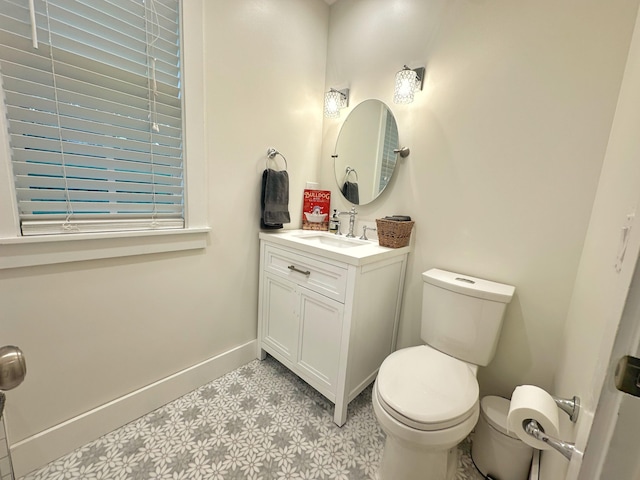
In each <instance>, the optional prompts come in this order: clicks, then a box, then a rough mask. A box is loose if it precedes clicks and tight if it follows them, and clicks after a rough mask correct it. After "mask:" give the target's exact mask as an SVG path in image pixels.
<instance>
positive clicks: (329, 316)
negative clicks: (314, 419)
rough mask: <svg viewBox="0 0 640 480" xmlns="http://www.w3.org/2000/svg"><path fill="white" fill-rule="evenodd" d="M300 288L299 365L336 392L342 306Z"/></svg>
mask: <svg viewBox="0 0 640 480" xmlns="http://www.w3.org/2000/svg"><path fill="white" fill-rule="evenodd" d="M299 290H300V333H299V335H300V338H299V347H298V365H299V366H300V367H301V368H302V369H304V370H305V371H306V372H307V373H308V374H310V375H312V376H313V377H315V378H316V379H317V380H320V382H322V384H324V385H326V386H327V387H329V390H330V391H331V392H332V393H335V392H336V383H337V379H338V365H339V362H340V343H341V339H342V316H343V310H344V307H343V305H342V304H341V303H338V302H336V301H334V300H331V299H329V298H327V297H324V296H322V295H318V294H316V293H314V292H312V291H310V290H307V289H305V288H300V289H299Z"/></svg>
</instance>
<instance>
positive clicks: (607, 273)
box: [542, 16, 640, 480]
mask: <svg viewBox="0 0 640 480" xmlns="http://www.w3.org/2000/svg"><path fill="white" fill-rule="evenodd" d="M638 20H640V16H638V17H637V20H636V26H635V33H634V36H633V42H632V43H631V49H630V51H629V58H628V62H627V68H626V71H625V75H624V79H623V83H622V87H621V89H620V96H619V99H618V106H617V109H616V114H615V118H614V122H613V126H612V129H611V136H610V139H609V145H608V147H607V152H606V155H605V159H604V164H603V168H602V174H601V175H600V182H599V185H598V191H597V195H596V199H595V202H594V207H593V213H592V215H591V221H590V223H589V230H588V232H587V236H586V239H585V245H584V250H583V254H582V258H581V260H580V266H579V269H578V273H577V276H576V282H575V288H574V291H573V296H572V299H571V303H570V306H569V311H568V313H567V321H566V325H565V330H564V344H563V348H562V356H561V358H560V362H559V365H558V370H557V373H556V376H555V380H554V390H555V392H557V393H558V394H559V395H563V396H565V397H572V396H573V395H577V396H578V397H580V399H581V412H580V416H579V417H578V423H577V424H575V425H572V424H570V423H569V422H566V420H565V422H564V425H563V427H564V428H563V430H562V432H561V434H562V437H563V439H564V440H566V441H570V442H576V446H577V447H578V449H579V450H581V451H584V450H585V443H586V442H587V438H588V437H589V435H590V433H591V424H592V421H593V419H594V414H596V407H598V411H597V413H598V414H600V415H603V417H604V418H603V419H600V421H599V422H596V423H595V424H594V425H595V426H594V433H595V436H594V437H593V438H591V439H589V445H588V446H587V449H590V451H587V456H585V462H584V464H583V465H582V469H580V467H581V462H580V457H579V456H576V458H575V459H574V460H573V461H572V463H571V465H570V467H569V471H568V476H567V479H568V480H574V479H576V478H578V476H577V475H578V472H580V477H579V478H581V479H584V480H587V479H589V480H591V479H593V480H595V479H598V478H603V479H604V478H620V479H622V478H631V477H630V476H629V477H627V476H620V475H617V476H616V475H615V474H612V472H609V474H601V473H600V470H599V469H600V467H601V466H600V460H601V458H603V457H604V455H605V453H606V448H607V445H606V442H607V440H608V436H609V434H610V431H609V428H610V427H611V423H610V422H611V421H612V420H611V416H615V415H616V414H617V410H616V409H617V407H618V405H617V404H616V403H617V402H616V400H618V399H617V398H616V396H615V395H614V394H612V393H609V394H608V395H610V396H611V398H613V400H611V399H609V398H607V396H606V395H605V397H604V398H603V399H601V400H600V404H599V403H598V402H599V398H600V391H601V389H602V388H603V381H604V379H605V376H607V375H609V377H611V376H612V373H613V371H614V369H615V364H616V363H617V361H618V360H619V358H620V357H621V356H622V355H623V354H627V353H634V351H633V349H632V348H633V347H631V349H629V350H627V349H625V347H627V348H628V346H627V343H629V344H631V343H632V342H633V340H632V338H633V335H630V332H632V331H633V329H632V328H631V327H630V326H628V325H627V326H626V330H625V329H623V330H622V332H623V333H620V332H618V324H619V323H620V320H621V317H622V312H623V309H624V306H625V300H626V298H627V294H628V292H629V286H630V283H631V279H632V275H633V273H634V267H635V268H637V267H636V260H637V258H638V249H639V248H640V227H639V225H638V221H639V220H640V211H638V207H639V205H640V161H638V159H639V158H640V136H639V135H638V125H639V124H640V109H638V105H640V22H639V21H638ZM628 214H635V218H634V220H633V221H632V222H629V221H628V219H627V215H628ZM625 226H631V231H630V233H629V243H628V247H627V249H626V252H625V256H624V261H622V262H621V263H620V264H619V266H620V268H619V270H618V269H616V268H615V265H616V259H617V255H618V254H619V252H620V247H621V236H622V233H623V230H622V228H623V227H625ZM636 275H637V272H636ZM630 322H634V323H637V318H633V320H630ZM617 332H618V335H623V336H624V337H626V338H624V337H623V338H620V339H619V340H618V342H619V343H620V344H622V346H621V347H620V350H621V351H620V352H618V356H617V357H614V358H611V359H610V355H611V353H612V347H613V344H614V339H615V337H616V333H617ZM605 390H606V391H607V392H610V391H611V390H613V381H612V379H611V378H609V383H608V384H607V385H606V387H605ZM605 399H606V401H605ZM634 400H635V399H633V398H632V399H631V402H633V401H634ZM635 405H636V408H637V402H635ZM603 408H605V409H610V410H611V411H610V412H609V413H608V414H607V413H606V412H605V413H604V414H603V412H602V411H601V409H603ZM637 415H638V413H637V411H635V412H634V416H635V417H636V418H637ZM623 421H624V420H623ZM613 422H615V419H613ZM636 438H637V437H636ZM625 446H627V447H628V448H626V449H618V450H617V451H616V452H615V454H614V455H613V456H612V458H613V460H612V461H611V462H612V463H613V464H614V465H615V464H619V466H620V470H619V471H620V472H622V471H626V470H624V468H625V467H626V468H628V467H629V465H626V466H625V464H624V461H625V460H624V457H627V459H628V460H627V461H628V462H630V463H631V459H632V458H634V456H635V457H637V455H635V452H636V451H637V449H638V445H637V443H635V444H634V443H627V444H625ZM632 452H633V453H632ZM615 455H619V457H618V458H616V456H615ZM558 457H559V455H557V454H554V453H553V452H552V454H547V453H546V452H545V453H544V454H543V456H542V459H543V464H542V467H543V468H542V473H543V474H544V475H545V476H544V477H543V478H545V479H546V478H564V476H563V473H564V471H565V470H566V468H567V466H568V464H567V462H566V461H565V460H564V459H562V458H558ZM618 460H619V461H618ZM636 460H637V459H636ZM635 464H636V465H637V463H635ZM609 468H611V465H610V466H609ZM630 470H631V469H630ZM630 470H629V471H630ZM634 471H635V473H636V475H637V470H635V469H634Z"/></svg>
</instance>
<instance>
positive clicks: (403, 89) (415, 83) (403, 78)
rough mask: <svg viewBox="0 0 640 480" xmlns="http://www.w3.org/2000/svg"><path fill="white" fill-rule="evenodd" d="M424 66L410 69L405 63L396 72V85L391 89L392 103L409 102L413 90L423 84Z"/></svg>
mask: <svg viewBox="0 0 640 480" xmlns="http://www.w3.org/2000/svg"><path fill="white" fill-rule="evenodd" d="M424 71H425V68H424V67H419V68H414V69H411V68H409V67H407V66H406V65H405V66H404V68H403V69H402V70H400V71H399V72H398V73H396V85H395V88H394V90H393V103H411V102H413V96H414V94H415V92H417V91H419V90H422V86H423V85H424Z"/></svg>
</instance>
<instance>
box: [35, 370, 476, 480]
mask: <svg viewBox="0 0 640 480" xmlns="http://www.w3.org/2000/svg"><path fill="white" fill-rule="evenodd" d="M332 416H333V408H332V404H331V403H330V402H328V401H327V400H326V399H324V397H322V396H321V395H320V394H318V393H317V392H315V391H314V390H313V389H312V388H311V387H309V386H308V385H307V384H306V383H304V382H302V381H301V380H300V379H298V378H297V377H296V376H295V375H293V374H292V373H290V372H289V371H288V370H287V369H286V368H284V367H283V366H282V365H280V364H279V363H278V362H276V361H275V360H274V359H272V358H270V357H268V358H267V359H266V360H264V361H258V360H255V361H253V362H251V363H249V364H247V365H245V366H243V367H241V368H239V369H237V370H234V371H233V372H230V373H229V374H227V375H225V376H223V377H221V378H219V379H217V380H215V381H213V382H211V383H209V384H207V385H205V386H203V387H200V388H198V389H197V390H194V391H193V392H191V393H189V394H187V395H185V396H183V397H181V398H179V399H177V400H175V401H174V402H171V403H169V404H167V405H165V406H164V407H162V408H159V409H158V410H155V411H153V412H151V413H149V414H147V415H145V416H144V417H142V418H139V419H138V420H135V421H133V422H131V423H130V424H128V425H125V426H124V427H122V428H120V429H118V430H115V431H113V432H111V433H109V434H107V435H105V436H104V437H101V438H99V439H98V440H96V441H94V442H91V443H90V444H88V445H86V446H84V447H82V448H79V449H78V450H76V451H74V452H72V453H70V454H69V455H66V456H65V457H62V458H60V459H58V460H57V461H54V462H52V463H50V464H49V465H47V466H46V467H44V468H42V469H40V470H38V471H35V472H32V473H31V474H29V475H27V476H25V477H23V480H62V479H71V478H79V479H87V480H107V479H109V480H111V479H114V480H137V479H140V480H180V479H189V480H192V479H193V480H233V479H247V480H258V479H262V480H271V479H274V480H275V479H278V480H286V479H299V480H302V479H336V480H359V479H375V478H376V476H375V474H376V470H377V467H378V463H379V461H380V457H381V453H382V447H383V444H384V433H383V432H382V431H381V430H380V428H379V427H378V424H377V422H376V419H375V416H374V414H373V409H372V407H371V388H368V389H365V391H363V392H362V393H361V394H360V395H359V396H358V397H357V398H356V399H355V400H354V401H353V402H351V404H350V405H349V412H348V420H347V423H346V424H345V425H344V426H343V427H342V428H338V427H337V426H336V425H335V424H334V423H333V420H332ZM460 449H461V456H460V466H459V471H458V473H457V476H456V480H479V479H482V478H483V476H482V475H481V474H480V473H479V472H478V471H477V470H476V469H475V467H474V466H473V463H472V461H471V458H470V454H469V450H470V440H467V441H465V442H464V443H463V444H462V445H461V447H460Z"/></svg>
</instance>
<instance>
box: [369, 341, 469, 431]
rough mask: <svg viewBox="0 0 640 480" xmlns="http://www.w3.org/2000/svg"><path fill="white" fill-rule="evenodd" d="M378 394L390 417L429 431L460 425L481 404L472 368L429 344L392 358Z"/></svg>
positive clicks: (383, 372) (379, 381) (384, 365)
mask: <svg viewBox="0 0 640 480" xmlns="http://www.w3.org/2000/svg"><path fill="white" fill-rule="evenodd" d="M375 391H376V395H377V397H378V400H379V401H380V405H381V406H382V408H383V409H384V410H385V411H386V412H387V413H388V414H389V415H391V416H392V417H393V418H395V419H396V420H398V421H399V422H401V423H403V424H405V425H407V426H409V427H413V428H416V429H418V430H425V431H433V430H442V429H446V428H450V427H453V426H455V425H458V424H460V423H462V422H464V421H465V420H466V419H467V418H469V417H470V416H471V415H473V414H474V412H475V411H476V410H478V405H479V404H478V400H479V399H478V395H479V389H478V381H477V380H476V377H475V374H474V370H473V369H472V368H471V366H470V365H469V364H467V363H465V362H463V361H461V360H458V359H456V358H453V357H450V356H449V355H446V354H444V353H442V352H439V351H438V350H435V349H433V348H431V347H429V346H428V345H420V346H418V347H410V348H404V349H402V350H398V351H396V352H394V353H392V354H391V355H389V356H388V357H387V358H386V359H385V360H384V362H383V363H382V365H381V366H380V370H379V372H378V378H377V380H376V389H375Z"/></svg>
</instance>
